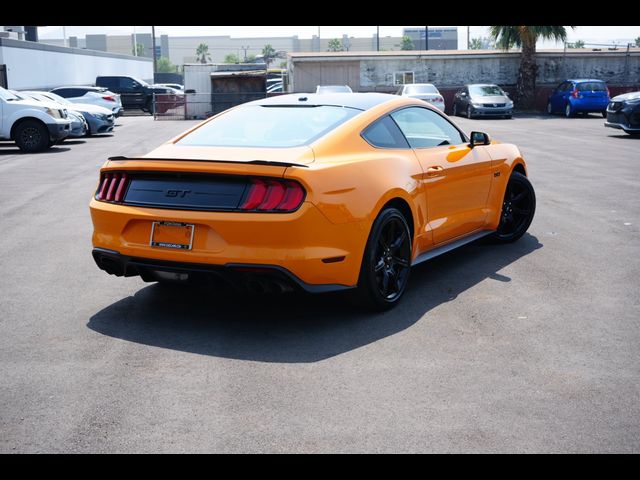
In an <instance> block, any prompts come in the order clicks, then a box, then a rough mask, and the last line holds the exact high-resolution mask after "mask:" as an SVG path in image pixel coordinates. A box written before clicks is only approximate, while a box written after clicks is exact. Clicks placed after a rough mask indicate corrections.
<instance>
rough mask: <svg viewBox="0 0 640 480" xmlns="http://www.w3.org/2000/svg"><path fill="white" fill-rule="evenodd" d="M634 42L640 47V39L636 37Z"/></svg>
mask: <svg viewBox="0 0 640 480" xmlns="http://www.w3.org/2000/svg"><path fill="white" fill-rule="evenodd" d="M634 41H635V42H636V47H640V37H636V39H635V40H634Z"/></svg>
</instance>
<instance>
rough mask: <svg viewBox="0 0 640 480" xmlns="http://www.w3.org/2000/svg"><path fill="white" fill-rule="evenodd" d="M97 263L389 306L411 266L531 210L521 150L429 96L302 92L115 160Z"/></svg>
mask: <svg viewBox="0 0 640 480" xmlns="http://www.w3.org/2000/svg"><path fill="white" fill-rule="evenodd" d="M90 207H91V217H92V220H93V226H94V233H93V246H94V249H93V257H94V259H95V261H96V263H97V264H98V266H99V267H100V268H101V269H103V270H105V271H106V272H108V273H110V274H114V275H118V276H134V275H139V276H141V277H142V279H143V280H145V281H160V282H174V281H200V280H207V281H209V280H212V279H216V280H218V279H224V280H227V281H228V282H229V283H231V284H232V285H234V286H236V287H241V288H242V287H246V288H249V289H253V290H260V291H287V290H291V289H295V288H301V289H303V290H306V291H309V292H325V291H331V290H341V289H351V288H355V289H356V290H355V291H356V295H357V296H358V297H360V299H361V300H364V301H365V302H367V304H368V305H370V306H371V307H374V308H378V309H385V308H389V307H392V306H394V305H396V304H397V303H398V301H399V299H400V298H401V297H402V294H403V292H404V291H405V287H406V285H407V280H408V278H409V270H410V268H411V266H412V265H415V264H417V263H420V262H422V261H424V260H427V259H429V258H432V257H434V256H436V255H438V254H441V253H443V252H446V251H448V250H451V249H452V248H455V247H458V246H460V245H463V244H465V243H468V242H470V241H473V240H476V239H478V238H480V237H482V236H485V235H489V234H491V235H493V236H494V237H495V238H496V239H497V240H499V241H502V242H511V241H514V240H517V239H518V238H520V237H521V236H522V235H523V234H524V233H525V231H526V230H527V228H528V227H529V225H530V223H531V220H532V218H533V214H534V210H535V193H534V190H533V188H532V186H531V184H530V182H529V180H528V179H527V170H526V166H525V161H524V159H523V158H522V155H521V154H520V151H519V150H518V148H517V147H516V146H514V145H509V144H501V143H498V142H491V141H490V139H489V137H488V136H487V135H486V134H484V133H481V132H472V133H471V137H470V138H469V137H467V135H466V134H465V133H464V132H462V131H461V130H460V129H459V128H458V127H457V126H456V125H455V124H454V123H453V122H451V120H449V118H448V117H447V116H446V115H444V114H442V113H441V112H440V111H438V110H437V109H435V108H432V107H431V106H429V105H428V104H426V103H425V102H422V101H421V100H416V99H410V98H407V97H398V96H395V95H386V94H378V93H356V94H332V95H313V94H293V95H283V96H279V97H274V98H269V99H265V100H259V101H255V102H251V103H246V104H243V105H240V106H238V107H235V108H232V109H230V110H227V111H225V112H222V113H221V114H219V115H217V116H215V117H212V118H210V119H208V120H206V121H204V122H202V123H200V124H199V125H197V126H196V127H194V128H192V129H190V130H188V131H187V132H185V133H183V134H181V135H179V136H178V137H176V138H174V139H172V140H170V141H169V142H167V143H165V144H163V145H162V146H160V147H159V148H157V149H155V150H153V151H152V152H150V153H148V154H147V155H144V156H142V157H138V158H127V157H114V158H110V159H109V160H108V161H107V162H106V163H105V164H104V166H103V167H102V169H101V171H100V182H99V185H98V188H97V190H96V193H95V196H94V198H93V199H92V201H91V205H90Z"/></svg>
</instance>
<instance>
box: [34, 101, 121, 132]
mask: <svg viewBox="0 0 640 480" xmlns="http://www.w3.org/2000/svg"><path fill="white" fill-rule="evenodd" d="M24 93H29V94H31V95H35V96H39V97H41V98H44V99H46V100H48V101H53V102H58V103H60V104H62V105H64V106H65V107H66V108H67V109H73V110H76V111H78V112H80V113H81V114H82V115H83V116H84V118H85V120H86V121H87V124H88V128H87V132H86V134H87V135H95V134H99V133H109V132H112V131H113V127H114V123H115V116H114V115H113V113H111V112H110V111H109V109H107V108H103V107H99V106H98V105H91V104H82V103H72V102H70V101H69V100H67V99H66V98H62V97H61V96H59V95H56V94H55V93H53V92H24Z"/></svg>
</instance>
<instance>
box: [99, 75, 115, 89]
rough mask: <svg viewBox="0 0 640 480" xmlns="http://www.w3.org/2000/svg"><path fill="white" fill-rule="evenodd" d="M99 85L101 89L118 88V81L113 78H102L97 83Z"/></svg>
mask: <svg viewBox="0 0 640 480" xmlns="http://www.w3.org/2000/svg"><path fill="white" fill-rule="evenodd" d="M96 84H97V85H99V86H101V87H108V88H117V87H118V79H117V78H113V77H100V78H98V81H97V82H96Z"/></svg>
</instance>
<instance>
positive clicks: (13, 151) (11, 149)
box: [0, 143, 71, 155]
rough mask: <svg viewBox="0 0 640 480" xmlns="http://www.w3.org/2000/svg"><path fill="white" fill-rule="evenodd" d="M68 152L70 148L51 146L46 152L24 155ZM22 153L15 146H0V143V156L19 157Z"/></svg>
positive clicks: (33, 153) (32, 153)
mask: <svg viewBox="0 0 640 480" xmlns="http://www.w3.org/2000/svg"><path fill="white" fill-rule="evenodd" d="M69 150H71V149H70V148H67V147H60V146H57V145H56V146H53V147H51V148H48V149H46V150H43V151H41V152H31V153H25V155H46V154H48V153H62V152H68V151H69ZM22 153H23V152H22V151H20V149H19V148H18V147H16V146H15V144H4V145H3V144H1V143H0V155H20V154H22Z"/></svg>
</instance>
